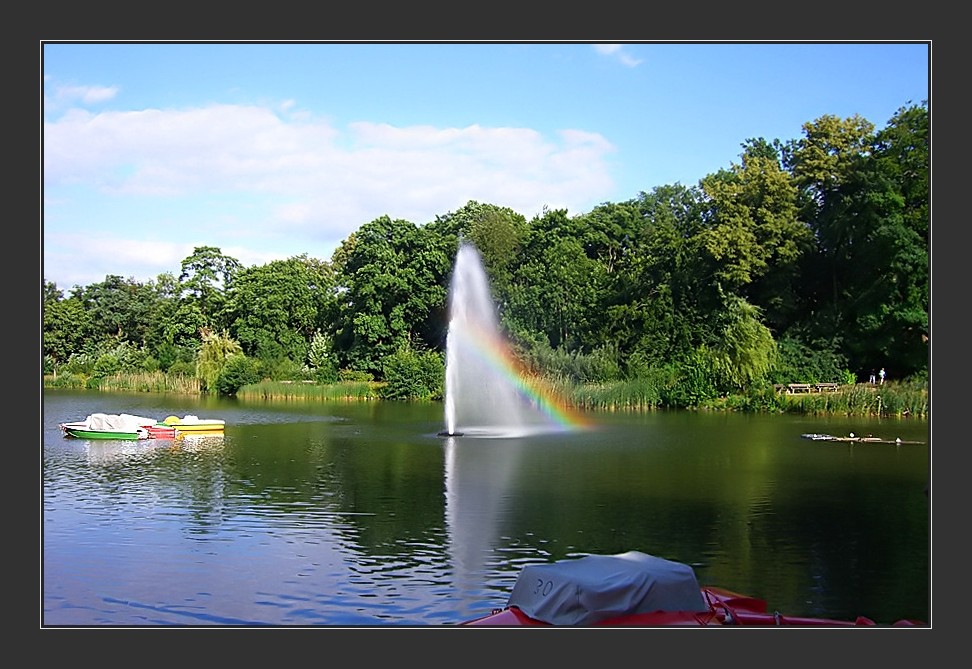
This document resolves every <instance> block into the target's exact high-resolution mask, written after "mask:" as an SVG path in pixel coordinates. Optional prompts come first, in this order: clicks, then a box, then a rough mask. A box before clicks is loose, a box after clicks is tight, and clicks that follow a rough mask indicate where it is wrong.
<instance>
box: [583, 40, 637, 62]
mask: <svg viewBox="0 0 972 669" xmlns="http://www.w3.org/2000/svg"><path fill="white" fill-rule="evenodd" d="M593 46H594V50H595V51H597V52H598V53H599V54H601V55H602V56H608V57H610V58H615V59H616V60H617V61H618V62H620V63H621V64H622V65H625V66H627V67H637V66H638V65H641V63H643V62H644V61H642V60H641V59H640V58H635V57H634V56H632V55H631V54H630V53H629V52H628V51H627V50H626V49H625V45H623V44H595V45H593Z"/></svg>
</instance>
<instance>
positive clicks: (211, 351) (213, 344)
mask: <svg viewBox="0 0 972 669" xmlns="http://www.w3.org/2000/svg"><path fill="white" fill-rule="evenodd" d="M201 334H202V345H201V346H200V347H199V353H198V356H197V358H196V376H197V377H198V378H199V379H200V380H201V381H202V386H203V390H204V391H208V392H211V393H218V384H217V381H218V380H219V376H220V374H222V373H223V369H224V368H225V367H226V363H227V362H228V360H229V359H230V358H232V357H234V356H242V355H243V347H241V346H240V344H239V342H237V341H235V340H234V339H232V338H231V337H230V336H229V333H227V332H225V331H224V332H222V333H215V332H213V331H212V330H209V329H208V328H204V329H203V331H202V333H201Z"/></svg>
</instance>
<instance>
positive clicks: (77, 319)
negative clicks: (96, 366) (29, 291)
mask: <svg viewBox="0 0 972 669" xmlns="http://www.w3.org/2000/svg"><path fill="white" fill-rule="evenodd" d="M42 330H43V354H44V356H49V357H50V359H51V361H52V362H53V363H54V364H55V366H56V365H59V364H63V363H65V362H67V360H68V359H69V358H70V357H71V354H72V353H76V352H79V351H81V350H83V348H84V344H85V341H86V340H87V339H88V338H89V337H90V336H91V318H90V316H89V314H88V312H87V311H86V310H85V308H84V305H83V304H82V302H81V300H80V298H78V297H76V296H72V297H69V298H67V299H64V298H63V294H62V293H61V291H59V290H57V286H55V285H54V284H53V283H51V282H49V281H47V282H45V285H44V323H43V328H42Z"/></svg>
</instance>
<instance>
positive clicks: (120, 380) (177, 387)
mask: <svg viewBox="0 0 972 669" xmlns="http://www.w3.org/2000/svg"><path fill="white" fill-rule="evenodd" d="M44 387H45V388H66V389H76V390H82V389H83V390H104V391H123V392H136V393H173V394H184V395H199V394H201V393H202V385H201V382H200V381H199V379H197V378H196V377H193V376H183V375H181V374H166V373H165V372H119V373H116V374H110V375H108V376H92V375H89V374H74V373H70V372H68V373H62V374H58V375H56V376H55V375H50V376H45V377H44Z"/></svg>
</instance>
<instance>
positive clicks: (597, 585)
mask: <svg viewBox="0 0 972 669" xmlns="http://www.w3.org/2000/svg"><path fill="white" fill-rule="evenodd" d="M507 606H516V607H519V609H520V610H521V611H523V612H524V613H525V614H527V615H528V616H530V617H531V618H535V619H536V620H541V621H543V622H545V623H549V624H551V625H591V624H594V623H597V622H599V621H601V620H605V619H607V618H613V617H615V616H621V615H627V614H633V613H651V612H654V611H707V610H708V608H707V606H706V604H705V601H704V600H703V599H702V592H701V590H700V588H699V583H698V581H697V580H696V578H695V572H694V571H693V570H692V568H691V567H690V566H688V565H686V564H682V563H680V562H672V561H671V560H666V559H664V558H660V557H655V556H653V555H648V554H647V553H641V552H639V551H628V552H627V553H619V554H618V555H588V556H586V557H582V558H577V559H571V560H560V561H558V562H554V563H552V564H537V565H527V566H526V567H524V568H523V570H522V571H521V572H520V575H519V577H518V578H517V581H516V583H515V584H514V586H513V591H512V592H511V593H510V597H509V600H508V601H507Z"/></svg>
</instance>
